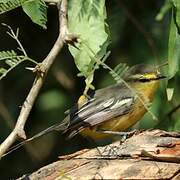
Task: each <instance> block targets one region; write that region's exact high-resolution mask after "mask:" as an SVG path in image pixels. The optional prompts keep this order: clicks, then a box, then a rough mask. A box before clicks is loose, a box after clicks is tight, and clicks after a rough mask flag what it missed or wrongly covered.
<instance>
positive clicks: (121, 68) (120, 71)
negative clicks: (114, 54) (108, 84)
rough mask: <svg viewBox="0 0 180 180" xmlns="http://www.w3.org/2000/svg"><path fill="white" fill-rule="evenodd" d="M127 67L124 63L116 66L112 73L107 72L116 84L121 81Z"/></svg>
mask: <svg viewBox="0 0 180 180" xmlns="http://www.w3.org/2000/svg"><path fill="white" fill-rule="evenodd" d="M128 69H129V67H128V66H127V65H126V64H125V63H120V64H118V65H117V66H116V67H115V68H114V69H113V71H109V73H110V74H111V76H112V77H113V78H114V80H115V81H117V83H120V82H121V81H122V77H123V76H124V75H125V73H126V72H127V70H128Z"/></svg>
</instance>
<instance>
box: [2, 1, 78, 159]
mask: <svg viewBox="0 0 180 180" xmlns="http://www.w3.org/2000/svg"><path fill="white" fill-rule="evenodd" d="M56 5H57V8H58V11H59V22H60V27H59V36H58V38H57V40H56V42H55V44H54V46H53V47H52V49H51V51H50V52H49V54H48V55H47V57H46V58H45V59H44V60H43V61H42V63H41V64H40V65H39V67H38V68H37V69H38V72H37V76H36V78H35V80H34V83H33V85H32V87H31V90H30V92H29V94H28V96H27V97H26V100H25V101H24V103H23V106H22V108H21V111H20V114H19V117H18V119H17V123H16V125H15V128H14V130H13V131H12V132H11V134H10V135H9V136H8V137H7V138H6V139H5V141H4V142H3V143H2V144H1V145H0V157H1V156H2V155H3V154H4V153H5V152H6V151H7V150H8V149H9V147H10V146H11V145H12V144H13V143H14V142H15V141H16V140H17V139H18V138H23V139H26V134H25V131H24V126H25V123H26V121H27V118H28V116H29V113H30V111H31V109H32V107H33V104H34V102H35V100H36V98H37V96H38V93H39V91H40V89H41V87H42V85H43V83H44V80H45V77H46V75H47V72H48V70H49V69H50V67H51V65H52V64H53V62H54V60H55V59H56V57H57V55H58V54H59V52H60V51H61V49H62V47H63V45H64V43H65V42H66V40H69V39H70V37H72V35H71V34H69V32H68V27H67V0H58V1H56ZM74 37H75V36H74Z"/></svg>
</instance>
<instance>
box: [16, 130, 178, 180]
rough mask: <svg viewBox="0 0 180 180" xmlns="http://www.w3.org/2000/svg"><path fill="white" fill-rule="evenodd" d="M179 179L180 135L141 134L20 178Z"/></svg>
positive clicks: (175, 133)
mask: <svg viewBox="0 0 180 180" xmlns="http://www.w3.org/2000/svg"><path fill="white" fill-rule="evenodd" d="M25 178H30V179H32V180H34V179H43V180H44V179H48V180H49V179H56V180H58V179H77V180H80V179H83V180H84V179H138V180H140V179H173V180H178V179H180V133H179V132H166V131H161V130H151V131H143V132H138V133H136V134H135V135H133V136H132V137H131V138H128V139H126V140H125V141H124V142H120V141H116V142H114V143H112V144H110V145H107V146H104V147H98V148H94V149H84V150H81V151H78V152H76V153H74V154H70V155H66V156H61V157H59V160H58V161H57V162H54V163H52V164H49V165H47V166H45V167H42V168H41V169H39V170H38V171H36V172H34V173H32V174H28V175H24V176H23V177H21V178H19V179H25Z"/></svg>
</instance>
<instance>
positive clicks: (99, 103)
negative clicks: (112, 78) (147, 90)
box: [68, 84, 134, 134]
mask: <svg viewBox="0 0 180 180" xmlns="http://www.w3.org/2000/svg"><path fill="white" fill-rule="evenodd" d="M133 104H134V97H133V95H132V93H131V91H130V90H129V89H128V88H126V87H125V86H124V85H122V84H119V85H113V86H110V87H107V88H103V89H100V90H97V91H96V92H95V94H93V95H92V96H91V98H90V99H89V100H87V101H86V102H85V103H84V104H83V105H82V106H81V107H80V108H76V107H73V108H72V110H70V125H69V128H68V130H75V131H76V134H77V133H78V132H79V131H81V130H83V129H84V128H86V127H92V126H95V125H98V124H100V123H102V122H105V121H108V120H109V119H112V118H115V117H117V116H121V115H124V114H126V113H128V112H129V111H130V109H131V107H132V105H133Z"/></svg>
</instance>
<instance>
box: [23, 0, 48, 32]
mask: <svg viewBox="0 0 180 180" xmlns="http://www.w3.org/2000/svg"><path fill="white" fill-rule="evenodd" d="M22 8H23V11H24V12H25V13H26V14H27V15H28V16H29V17H30V18H31V20H32V21H33V22H34V23H36V24H38V25H40V26H42V27H43V28H45V29H46V22H47V6H46V4H45V2H44V1H43V0H32V1H29V2H26V3H24V4H23V5H22Z"/></svg>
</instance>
